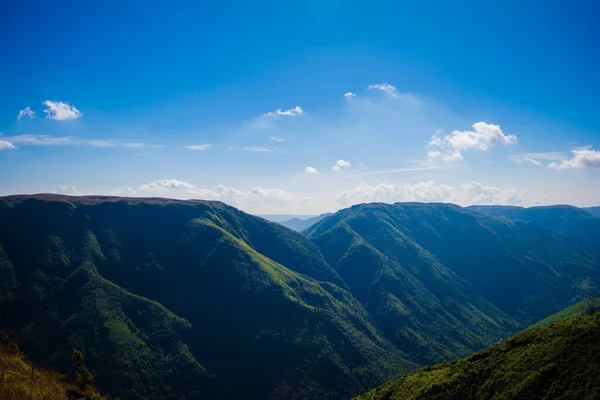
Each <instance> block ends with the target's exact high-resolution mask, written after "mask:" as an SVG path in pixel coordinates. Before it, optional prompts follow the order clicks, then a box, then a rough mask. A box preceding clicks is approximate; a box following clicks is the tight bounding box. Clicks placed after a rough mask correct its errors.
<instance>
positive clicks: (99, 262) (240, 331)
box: [0, 195, 414, 399]
mask: <svg viewBox="0 0 600 400" xmlns="http://www.w3.org/2000/svg"><path fill="white" fill-rule="evenodd" d="M0 272H1V274H2V278H1V279H0V285H2V286H3V287H5V290H3V292H2V293H3V298H2V299H1V300H2V307H1V308H0V313H1V315H0V317H1V319H0V320H1V321H2V324H3V327H5V328H9V329H13V330H16V331H18V332H19V339H20V342H21V343H22V346H23V349H24V350H25V351H26V352H27V353H28V354H30V355H31V356H32V357H34V358H35V359H36V360H38V361H41V362H43V363H44V364H46V365H52V366H56V367H59V368H61V369H64V368H66V366H67V365H68V364H69V363H70V360H68V359H65V358H64V356H63V355H64V354H65V349H70V348H82V349H84V350H85V352H86V355H87V360H88V361H87V362H88V363H89V365H90V368H92V369H94V371H96V375H97V377H96V378H97V379H96V382H97V384H98V387H100V388H101V389H103V390H106V391H107V392H109V393H111V394H113V395H115V396H121V397H124V398H147V397H149V396H150V397H152V398H155V399H159V398H178V399H183V398H198V397H200V396H201V397H206V398H222V397H236V396H239V395H240V394H241V393H243V394H244V397H246V398H266V397H269V396H275V397H277V398H300V397H303V396H305V397H309V398H337V397H340V396H344V395H345V396H347V395H350V394H352V393H356V392H357V391H358V390H360V389H361V388H363V387H371V386H373V385H374V384H377V383H380V382H382V381H383V380H384V379H386V378H389V377H390V376H392V375H393V374H394V373H397V372H398V371H401V370H408V369H410V368H412V367H413V366H414V364H413V363H411V362H408V361H405V360H404V359H403V356H402V354H401V352H399V351H398V350H397V349H395V348H394V347H393V346H392V345H391V344H389V342H388V341H386V340H385V339H384V338H383V337H382V336H381V335H380V334H379V333H378V332H377V330H376V328H375V327H374V326H373V325H372V324H371V322H370V320H371V319H370V316H369V315H368V313H367V312H366V311H365V310H364V308H363V307H362V306H361V305H360V303H358V302H357V301H356V300H355V299H354V298H352V296H351V295H350V294H349V293H348V292H347V291H346V290H344V288H345V287H346V285H345V283H344V282H343V281H342V280H341V278H340V277H339V275H338V274H337V272H336V271H334V270H333V269H332V268H331V267H329V265H328V264H327V263H326V262H325V260H324V259H323V258H322V256H321V254H320V252H319V251H318V249H317V248H316V246H315V245H314V244H312V243H311V242H310V241H309V240H308V239H306V238H305V237H303V236H301V235H299V234H297V233H294V232H292V231H290V230H289V229H286V228H284V227H282V226H280V225H277V224H275V223H269V222H266V221H264V220H262V219H260V218H256V217H252V216H250V215H247V214H245V213H242V212H240V211H238V210H235V209H233V208H231V207H228V206H226V205H224V204H222V203H218V202H202V201H191V202H183V201H175V200H173V201H171V200H165V199H144V200H140V199H119V198H102V197H84V198H70V197H64V196H46V195H43V196H37V197H34V198H32V197H19V196H13V197H9V198H4V199H2V200H0ZM67 354H68V353H67Z"/></svg>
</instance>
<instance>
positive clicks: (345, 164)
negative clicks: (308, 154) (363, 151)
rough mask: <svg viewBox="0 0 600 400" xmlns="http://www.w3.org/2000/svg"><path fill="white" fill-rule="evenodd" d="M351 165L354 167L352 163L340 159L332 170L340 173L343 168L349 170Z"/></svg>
mask: <svg viewBox="0 0 600 400" xmlns="http://www.w3.org/2000/svg"><path fill="white" fill-rule="evenodd" d="M350 165H352V164H351V163H350V161H346V160H342V159H339V160H337V161H336V162H335V164H334V166H333V168H331V170H332V171H333V172H338V171H341V169H342V168H348V167H349V166H350Z"/></svg>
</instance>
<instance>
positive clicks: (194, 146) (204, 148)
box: [185, 144, 210, 151]
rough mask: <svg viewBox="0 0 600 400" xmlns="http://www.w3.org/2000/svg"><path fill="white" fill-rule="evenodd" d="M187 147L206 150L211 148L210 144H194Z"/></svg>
mask: <svg viewBox="0 0 600 400" xmlns="http://www.w3.org/2000/svg"><path fill="white" fill-rule="evenodd" d="M185 148H186V149H190V150H199V151H204V150H208V149H209V148H210V144H192V145H190V146H185Z"/></svg>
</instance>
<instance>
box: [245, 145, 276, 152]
mask: <svg viewBox="0 0 600 400" xmlns="http://www.w3.org/2000/svg"><path fill="white" fill-rule="evenodd" d="M240 150H244V151H253V152H257V153H268V152H271V151H275V150H277V148H275V147H263V146H249V147H240Z"/></svg>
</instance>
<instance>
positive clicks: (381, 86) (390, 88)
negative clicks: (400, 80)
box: [367, 83, 398, 98]
mask: <svg viewBox="0 0 600 400" xmlns="http://www.w3.org/2000/svg"><path fill="white" fill-rule="evenodd" d="M367 89H370V90H373V89H374V90H381V91H382V92H384V93H386V94H388V95H390V96H392V97H394V98H396V97H398V91H396V86H394V85H390V84H389V83H378V84H375V85H369V86H367Z"/></svg>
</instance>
